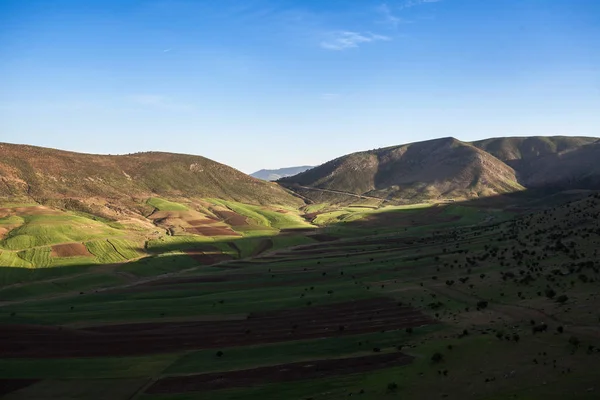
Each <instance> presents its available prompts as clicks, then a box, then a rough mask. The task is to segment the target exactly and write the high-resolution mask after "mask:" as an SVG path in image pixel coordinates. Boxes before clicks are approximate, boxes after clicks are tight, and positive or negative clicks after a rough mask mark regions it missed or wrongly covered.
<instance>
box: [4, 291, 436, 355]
mask: <svg viewBox="0 0 600 400" xmlns="http://www.w3.org/2000/svg"><path fill="white" fill-rule="evenodd" d="M166 317H168V315H167V316H166ZM434 323H436V321H435V320H433V319H431V318H430V317H428V316H426V315H424V314H422V313H421V312H419V311H418V310H416V309H413V308H410V307H405V306H400V305H398V304H397V303H396V302H395V301H394V300H392V299H388V298H373V299H368V300H360V301H352V302H346V303H338V304H330V305H324V306H307V307H302V308H296V309H286V310H277V311H269V312H260V313H251V314H250V315H248V318H247V319H245V320H240V321H212V322H203V321H191V322H163V323H156V322H155V323H138V324H123V325H110V326H97V327H91V328H87V329H80V330H76V329H67V328H63V329H59V328H54V327H42V326H32V325H6V324H5V325H3V326H2V327H0V358H2V357H5V358H19V357H29V358H47V357H54V358H70V357H96V356H127V355H141V354H154V353H167V352H176V351H183V350H192V349H206V348H222V347H232V346H247V345H255V344H263V343H274V342H285V341H295V340H304V339H316V338H323V337H336V336H346V335H356V334H359V333H369V332H378V331H382V330H398V329H405V328H408V327H419V326H424V325H429V324H434ZM341 326H342V327H343V329H340V327H341Z"/></svg>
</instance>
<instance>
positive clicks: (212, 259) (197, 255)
mask: <svg viewBox="0 0 600 400" xmlns="http://www.w3.org/2000/svg"><path fill="white" fill-rule="evenodd" d="M185 254H187V255H188V256H190V257H192V258H193V259H194V260H196V261H198V262H199V263H200V264H202V265H212V264H217V263H220V262H222V261H229V260H232V259H233V257H231V256H230V255H229V254H223V253H206V252H204V251H203V250H194V249H191V250H186V251H185Z"/></svg>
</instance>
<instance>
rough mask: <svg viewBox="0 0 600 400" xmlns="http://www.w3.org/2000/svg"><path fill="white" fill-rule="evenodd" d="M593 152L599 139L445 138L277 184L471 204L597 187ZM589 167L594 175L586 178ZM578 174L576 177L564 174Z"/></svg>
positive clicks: (365, 155) (355, 158)
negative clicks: (529, 191) (544, 190)
mask: <svg viewBox="0 0 600 400" xmlns="http://www.w3.org/2000/svg"><path fill="white" fill-rule="evenodd" d="M584 153H585V157H583V160H589V161H588V162H584V161H583V160H580V161H578V160H579V159H580V158H581V155H582V154H584ZM595 154H598V156H600V141H599V139H598V138H592V137H565V136H551V137H539V136H534V137H506V138H491V139H484V140H480V141H475V142H463V141H460V140H458V139H455V138H453V137H446V138H439V139H432V140H427V141H422V142H413V143H408V144H403V145H397V146H389V147H385V148H380V149H374V150H367V151H362V152H356V153H351V154H348V155H345V156H342V157H338V158H336V159H334V160H331V161H329V162H326V163H324V164H322V165H321V166H318V167H315V168H313V169H311V170H309V171H306V172H303V173H300V174H298V175H296V176H294V177H289V178H283V179H280V180H279V181H278V182H280V183H281V184H284V185H285V186H288V187H290V188H292V189H293V188H294V186H303V187H311V188H318V189H330V190H338V191H346V192H349V193H353V194H359V195H360V194H364V195H374V196H378V197H384V198H387V199H402V200H409V201H422V200H431V199H443V198H455V199H469V198H476V197H484V196H490V195H498V194H503V193H510V192H514V191H520V190H525V189H526V188H527V187H536V188H539V187H544V186H550V187H564V188H571V187H575V188H583V187H586V188H587V187H588V186H590V184H592V183H593V182H596V181H600V179H597V178H596V175H598V176H600V168H595V165H592V164H593V163H592V160H595V157H596V156H595ZM579 164H584V165H586V167H579V166H578V165H579ZM586 168H587V169H588V170H589V169H590V168H591V169H592V171H593V172H592V173H591V174H590V173H586V172H585V170H586ZM575 170H576V171H577V172H576V173H575V172H574V174H575V175H573V174H568V173H567V172H565V171H575ZM560 176H562V178H559V177H560ZM576 182H579V184H575V183H576ZM586 182H587V183H586ZM594 185H595V183H594Z"/></svg>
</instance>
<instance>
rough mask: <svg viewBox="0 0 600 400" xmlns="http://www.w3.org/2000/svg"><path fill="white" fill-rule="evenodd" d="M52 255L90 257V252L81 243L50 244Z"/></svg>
mask: <svg viewBox="0 0 600 400" xmlns="http://www.w3.org/2000/svg"><path fill="white" fill-rule="evenodd" d="M51 255H52V257H77V256H83V257H91V256H92V254H91V253H90V252H89V251H88V249H87V248H86V247H85V245H84V244H83V243H66V244H57V245H55V246H52V253H51Z"/></svg>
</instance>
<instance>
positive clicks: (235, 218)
mask: <svg viewBox="0 0 600 400" xmlns="http://www.w3.org/2000/svg"><path fill="white" fill-rule="evenodd" d="M214 213H215V215H217V216H218V217H219V218H220V219H221V220H222V221H223V222H225V223H226V224H228V225H231V226H247V225H250V224H249V223H248V220H247V219H246V217H244V216H243V215H240V214H238V213H236V212H233V211H225V210H218V211H217V210H215V211H214Z"/></svg>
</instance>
